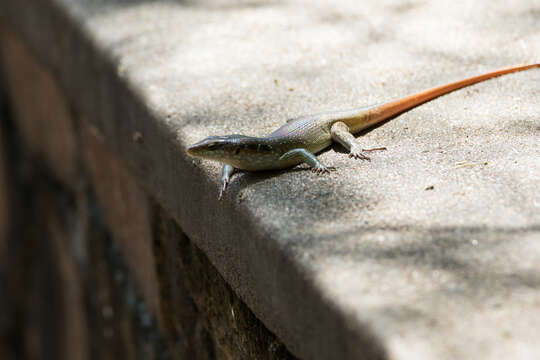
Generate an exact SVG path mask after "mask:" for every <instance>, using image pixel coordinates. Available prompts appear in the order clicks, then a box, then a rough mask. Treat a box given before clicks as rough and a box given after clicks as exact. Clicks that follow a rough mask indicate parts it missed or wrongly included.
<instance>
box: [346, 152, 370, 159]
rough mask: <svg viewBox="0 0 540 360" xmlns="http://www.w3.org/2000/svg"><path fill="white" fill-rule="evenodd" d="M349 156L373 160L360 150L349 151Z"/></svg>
mask: <svg viewBox="0 0 540 360" xmlns="http://www.w3.org/2000/svg"><path fill="white" fill-rule="evenodd" d="M349 157H350V158H352V159H359V160H367V161H371V158H369V157H368V156H366V155H364V154H362V152H359V151H351V152H350V153H349Z"/></svg>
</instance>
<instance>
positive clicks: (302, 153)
mask: <svg viewBox="0 0 540 360" xmlns="http://www.w3.org/2000/svg"><path fill="white" fill-rule="evenodd" d="M291 158H300V159H302V161H303V162H305V163H306V164H308V165H309V166H311V171H312V172H314V173H317V174H319V175H320V174H325V173H330V171H334V170H336V168H335V167H332V166H328V167H327V166H324V165H323V164H321V162H320V161H319V160H317V158H316V157H315V155H313V154H312V153H310V152H309V151H307V150H306V149H303V148H298V149H292V150H289V151H287V152H286V153H285V154H283V155H281V157H280V158H279V160H287V159H291Z"/></svg>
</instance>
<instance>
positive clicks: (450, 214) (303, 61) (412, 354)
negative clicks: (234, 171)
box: [0, 0, 540, 359]
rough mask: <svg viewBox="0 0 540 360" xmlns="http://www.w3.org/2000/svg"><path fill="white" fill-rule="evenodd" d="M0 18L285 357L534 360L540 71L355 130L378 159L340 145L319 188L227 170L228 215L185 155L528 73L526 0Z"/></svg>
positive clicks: (94, 5) (104, 8)
mask: <svg viewBox="0 0 540 360" xmlns="http://www.w3.org/2000/svg"><path fill="white" fill-rule="evenodd" d="M231 4H232V5H231ZM0 11H2V16H3V20H5V21H6V22H7V23H9V24H10V26H12V27H13V28H15V29H16V30H17V32H18V33H19V34H21V36H22V37H23V38H24V40H25V42H26V43H27V44H28V45H29V46H30V48H31V49H32V51H33V52H34V53H35V54H36V55H37V56H38V57H39V58H40V60H41V61H42V62H43V63H45V64H47V65H48V66H49V67H50V68H51V69H52V71H53V73H54V75H55V77H56V78H57V79H58V80H59V82H60V84H61V86H62V87H63V91H64V92H65V94H67V96H68V97H69V100H70V104H72V106H73V109H72V111H74V112H76V113H78V114H81V118H84V119H85V123H87V125H88V126H90V127H92V129H95V130H93V131H94V135H93V136H96V137H97V138H99V139H101V140H102V141H103V142H104V143H106V144H107V146H108V147H109V148H110V149H111V150H112V151H113V152H114V153H115V154H117V155H118V157H119V158H120V159H122V161H124V162H125V163H126V164H127V165H128V167H129V169H130V171H131V172H132V173H133V174H135V175H136V177H137V179H138V180H139V181H140V182H141V183H142V184H143V187H144V189H145V191H146V192H147V193H148V194H150V196H152V197H153V198H155V199H156V200H157V202H158V203H159V204H160V206H162V207H163V208H164V209H165V211H167V212H168V213H169V214H170V215H171V216H172V217H174V219H175V220H176V221H177V223H178V224H179V225H180V227H181V228H182V230H183V231H184V232H185V233H186V234H187V236H188V237H189V238H190V239H192V240H193V241H194V242H195V243H196V244H197V245H198V246H199V247H200V248H201V249H203V251H204V252H205V254H206V255H207V256H208V257H209V259H210V261H211V262H212V263H213V264H214V265H215V266H216V268H217V269H218V270H219V271H220V273H221V275H222V276H223V277H224V278H225V279H226V280H227V281H228V282H229V284H231V286H232V287H233V289H234V290H235V291H236V292H237V293H238V294H239V295H240V296H241V298H242V299H243V300H244V301H245V302H246V303H247V304H248V305H249V307H250V308H251V309H252V310H253V312H254V313H255V314H256V315H257V316H258V317H259V318H260V319H261V320H262V321H263V322H264V323H265V324H266V326H268V328H269V329H270V330H272V331H273V332H275V334H276V335H277V336H278V337H279V338H280V339H281V340H282V341H283V342H284V343H285V344H286V345H287V347H288V348H289V349H290V350H291V351H292V352H293V353H294V354H296V355H298V356H300V357H303V358H306V359H307V358H317V359H330V358H343V359H357V358H366V359H372V358H392V359H423V358H425V359H456V358H463V359H465V358H485V359H498V358H516V357H521V358H530V359H533V358H537V357H538V355H539V354H540V345H538V342H537V339H536V334H538V332H539V331H540V321H539V320H538V319H540V292H539V291H538V290H539V288H540V273H539V270H538V267H537V264H538V261H539V260H540V247H539V245H538V244H539V243H540V242H539V236H540V235H539V234H540V223H539V220H538V213H539V204H540V197H539V196H540V195H539V193H538V191H537V187H538V182H539V178H538V174H539V173H540V160H539V159H540V156H539V155H540V149H539V147H538V144H539V143H540V141H539V135H538V128H539V120H538V114H539V113H540V96H539V95H540V86H539V84H540V72H539V71H538V70H534V71H529V72H526V73H521V74H515V75H512V76H508V77H505V78H501V79H497V80H494V81H490V82H487V83H483V84H481V85H478V86H475V87H473V88H470V89H468V90H464V91H461V92H458V93H455V94H452V95H450V96H446V97H444V98H442V99H439V100H437V101H436V102H433V103H430V104H428V105H425V106H422V107H420V108H418V109H416V110H414V111H412V112H410V113H407V114H405V115H402V116H400V117H399V118H397V119H395V120H394V121H392V122H390V123H388V124H386V125H384V126H382V127H380V128H378V129H376V130H375V131H372V132H370V133H368V134H366V136H364V137H363V141H364V142H365V144H366V147H370V146H372V145H373V146H387V147H388V148H389V150H388V151H387V152H385V153H381V154H376V155H374V156H373V161H371V162H370V163H359V162H354V161H352V160H349V159H348V158H346V157H345V156H344V154H343V153H342V152H341V150H340V149H339V148H338V147H335V148H334V149H332V150H330V151H328V152H326V153H324V154H323V155H321V158H322V159H323V160H324V161H325V162H326V163H328V164H332V166H336V167H338V168H339V171H338V172H337V173H335V174H332V175H331V176H327V177H321V178H315V177H313V176H312V175H311V174H310V173H309V172H304V171H287V172H279V173H276V172H274V173H270V174H255V175H253V174H250V175H241V176H238V177H237V178H236V179H235V180H234V183H233V184H232V187H231V191H230V193H229V194H228V196H227V198H226V199H225V201H223V202H221V203H219V202H217V201H216V194H217V188H218V184H217V183H218V181H217V174H218V167H217V166H216V165H214V164H209V163H206V162H198V161H193V160H191V159H189V158H187V156H186V154H185V147H186V145H187V144H189V143H191V142H194V141H196V140H199V139H200V138H202V137H204V136H207V135H215V134H226V133H233V132H242V133H245V134H248V135H256V134H265V133H267V132H269V131H270V130H271V129H273V128H275V127H277V126H279V125H280V124H281V123H283V121H285V119H287V118H289V117H292V116H297V115H302V114H308V113H313V112H317V111H321V110H328V109H341V108H350V107H356V106H360V105H365V104H369V103H376V102H381V101H385V100H387V99H390V98H395V97H397V96H402V95H406V94H408V93H409V92H411V91H417V90H421V89H424V88H427V87H430V86H433V85H436V84H439V83H441V82H446V81H450V80H455V79H459V78H462V77H465V76H468V75H472V74H477V73H480V72H483V71H487V70H490V69H494V68H497V67H502V66H508V65H511V64H519V63H527V62H533V61H538V58H537V54H538V53H540V45H539V44H540V33H539V32H538V31H537V29H536V26H535V24H537V23H538V21H539V20H540V15H539V12H538V11H537V9H535V8H534V6H533V5H532V4H530V3H529V2H526V1H522V2H515V3H512V5H511V6H510V5H508V6H506V5H496V4H491V3H490V2H475V3H474V4H460V5H455V6H454V7H452V8H448V5H447V4H442V3H441V4H426V3H423V2H409V3H407V5H399V6H396V5H394V4H386V3H381V2H368V3H365V4H363V5H362V7H360V6H358V5H357V4H356V3H355V2H347V1H339V2H337V3H332V4H329V3H326V2H318V1H315V2H310V3H309V4H305V3H302V2H295V1H291V2H269V3H266V2H261V3H259V2H244V1H238V2H232V3H229V2H227V5H224V3H223V2H219V1H210V2H205V3H204V5H201V4H198V3H196V2H186V3H183V2H174V1H132V2H125V1H107V2H101V1H82V0H76V1H73V0H71V1H67V0H36V1H32V2H30V1H17V0H5V1H4V2H3V4H2V5H0ZM38 29H39V30H38ZM66 171H67V172H69V171H70V169H67V170H66ZM134 201H136V200H134ZM152 291H154V290H152V289H150V290H148V292H152ZM156 307H158V305H156Z"/></svg>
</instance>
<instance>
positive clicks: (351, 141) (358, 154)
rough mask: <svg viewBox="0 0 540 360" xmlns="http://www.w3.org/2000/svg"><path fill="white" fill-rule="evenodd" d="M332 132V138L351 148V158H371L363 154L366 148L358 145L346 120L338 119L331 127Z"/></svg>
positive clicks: (348, 148)
mask: <svg viewBox="0 0 540 360" xmlns="http://www.w3.org/2000/svg"><path fill="white" fill-rule="evenodd" d="M330 134H331V135H332V140H334V141H335V142H337V143H340V144H341V145H343V147H345V149H347V150H349V157H350V158H355V159H361V160H368V161H369V160H370V158H369V157H367V156H366V155H364V154H363V152H364V150H363V149H362V148H361V147H360V145H358V143H357V142H356V139H355V138H354V136H353V134H351V132H350V130H349V127H348V126H347V125H346V124H345V123H344V122H341V121H338V122H336V123H334V124H333V125H332V127H331V128H330Z"/></svg>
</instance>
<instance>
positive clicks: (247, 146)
mask: <svg viewBox="0 0 540 360" xmlns="http://www.w3.org/2000/svg"><path fill="white" fill-rule="evenodd" d="M271 151H272V148H271V147H270V146H269V145H267V144H264V143H262V142H261V139H260V138H256V137H250V136H245V135H236V134H234V135H226V136H210V137H207V138H206V139H204V140H202V141H199V142H198V143H196V144H193V145H191V146H189V147H188V149H187V152H188V154H189V155H190V156H193V157H198V158H203V159H208V160H214V161H219V162H222V163H225V164H230V165H233V166H236V167H240V168H242V166H241V164H243V163H245V162H249V161H250V159H251V158H252V156H253V155H254V154H263V153H264V154H268V153H269V152H271Z"/></svg>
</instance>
